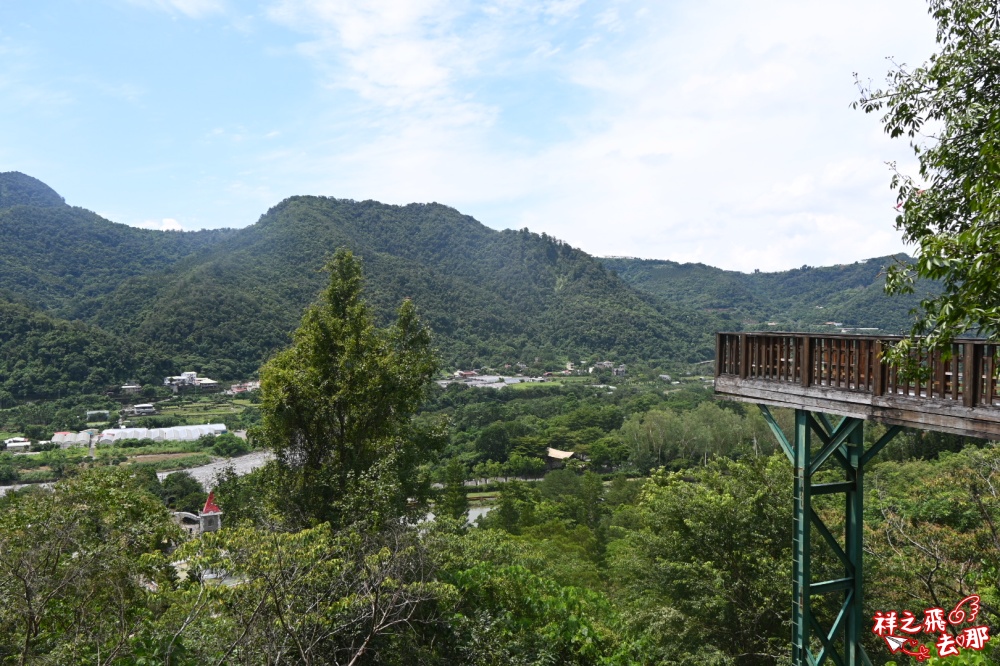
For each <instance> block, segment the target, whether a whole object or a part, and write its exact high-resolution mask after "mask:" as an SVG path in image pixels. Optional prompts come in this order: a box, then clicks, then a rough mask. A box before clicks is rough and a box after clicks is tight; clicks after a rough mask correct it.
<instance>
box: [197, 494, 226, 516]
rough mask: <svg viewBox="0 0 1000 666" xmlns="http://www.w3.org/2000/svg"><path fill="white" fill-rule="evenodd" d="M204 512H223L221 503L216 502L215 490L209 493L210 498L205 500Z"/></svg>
mask: <svg viewBox="0 0 1000 666" xmlns="http://www.w3.org/2000/svg"><path fill="white" fill-rule="evenodd" d="M201 512H202V513H222V509H220V508H219V505H218V504H216V503H215V492H210V493H208V499H206V500H205V508H204V509H202V510H201Z"/></svg>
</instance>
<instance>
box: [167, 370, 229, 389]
mask: <svg viewBox="0 0 1000 666" xmlns="http://www.w3.org/2000/svg"><path fill="white" fill-rule="evenodd" d="M163 385H164V386H169V387H170V388H172V389H173V390H174V393H177V392H179V391H182V390H185V389H208V390H213V389H217V388H219V382H217V381H216V380H214V379H209V378H208V377H199V376H198V373H197V372H182V373H181V374H179V375H177V376H176V377H167V378H166V379H164V380H163Z"/></svg>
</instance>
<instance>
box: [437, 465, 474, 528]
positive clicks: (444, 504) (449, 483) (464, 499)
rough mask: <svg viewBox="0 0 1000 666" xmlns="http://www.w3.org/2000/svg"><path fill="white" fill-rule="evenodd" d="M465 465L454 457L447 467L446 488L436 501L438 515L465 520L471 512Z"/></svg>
mask: <svg viewBox="0 0 1000 666" xmlns="http://www.w3.org/2000/svg"><path fill="white" fill-rule="evenodd" d="M465 477H466V469H465V465H463V464H462V463H461V461H459V460H458V459H457V458H452V459H451V460H450V461H449V462H448V465H447V467H445V480H444V489H443V490H442V492H441V494H440V495H439V497H438V500H437V502H435V503H434V511H435V514H436V515H441V516H448V517H450V518H454V519H456V520H464V519H465V518H466V516H467V514H468V513H469V498H468V496H467V495H466V490H465Z"/></svg>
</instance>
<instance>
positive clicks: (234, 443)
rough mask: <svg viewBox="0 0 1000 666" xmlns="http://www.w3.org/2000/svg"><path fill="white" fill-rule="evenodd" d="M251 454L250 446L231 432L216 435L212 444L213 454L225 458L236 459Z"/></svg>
mask: <svg viewBox="0 0 1000 666" xmlns="http://www.w3.org/2000/svg"><path fill="white" fill-rule="evenodd" d="M249 452H250V445H249V444H247V443H246V441H244V440H243V439H240V438H239V437H237V436H236V435H234V434H232V433H230V432H224V433H222V434H220V435H216V436H215V441H214V442H213V443H212V453H214V454H215V455H217V456H222V457H224V458H235V457H236V456H241V455H243V454H244V453H249Z"/></svg>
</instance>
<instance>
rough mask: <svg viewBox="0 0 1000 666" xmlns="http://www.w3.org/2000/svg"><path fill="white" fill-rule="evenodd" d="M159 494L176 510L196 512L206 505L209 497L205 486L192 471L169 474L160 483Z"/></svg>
mask: <svg viewBox="0 0 1000 666" xmlns="http://www.w3.org/2000/svg"><path fill="white" fill-rule="evenodd" d="M159 495H160V497H162V498H163V503H164V504H166V505H167V506H168V507H170V508H171V509H173V510H174V511H187V512H188V513H194V514H197V513H198V512H199V511H200V510H201V508H202V507H203V506H205V500H206V499H207V498H208V494H207V493H206V492H205V487H204V486H202V485H201V482H200V481H198V480H197V479H196V478H194V477H193V476H191V473H190V472H173V473H171V474H168V475H167V476H166V478H164V479H163V481H162V483H161V484H160V488H159Z"/></svg>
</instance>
